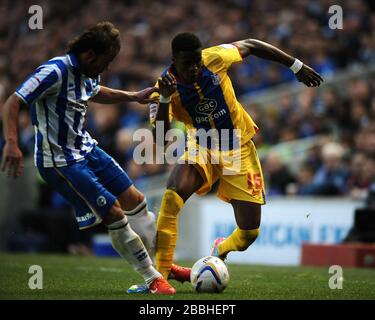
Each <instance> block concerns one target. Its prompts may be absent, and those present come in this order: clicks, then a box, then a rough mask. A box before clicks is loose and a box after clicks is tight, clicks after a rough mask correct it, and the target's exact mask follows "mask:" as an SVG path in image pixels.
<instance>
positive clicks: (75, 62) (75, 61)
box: [68, 52, 79, 69]
mask: <svg viewBox="0 0 375 320" xmlns="http://www.w3.org/2000/svg"><path fill="white" fill-rule="evenodd" d="M68 60H69V64H70V65H71V66H72V67H73V68H75V69H79V63H78V59H77V57H76V56H75V54H74V53H73V52H70V53H68Z"/></svg>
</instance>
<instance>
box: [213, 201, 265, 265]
mask: <svg viewBox="0 0 375 320" xmlns="http://www.w3.org/2000/svg"><path fill="white" fill-rule="evenodd" d="M231 204H232V207H233V210H234V216H235V218H236V223H237V228H236V229H235V230H234V231H233V232H232V234H231V235H230V236H229V237H228V238H227V239H224V238H220V239H217V240H216V241H215V242H214V245H213V248H212V251H211V254H212V255H216V256H218V257H220V258H222V259H225V258H226V256H227V254H228V253H229V252H231V251H245V250H246V249H247V248H248V247H249V246H250V245H251V244H252V243H253V242H254V241H255V240H256V238H257V237H258V235H259V226H260V219H261V205H259V204H257V203H252V202H247V201H241V200H232V201H231Z"/></svg>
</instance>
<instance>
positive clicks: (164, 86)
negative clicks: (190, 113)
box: [153, 72, 177, 145]
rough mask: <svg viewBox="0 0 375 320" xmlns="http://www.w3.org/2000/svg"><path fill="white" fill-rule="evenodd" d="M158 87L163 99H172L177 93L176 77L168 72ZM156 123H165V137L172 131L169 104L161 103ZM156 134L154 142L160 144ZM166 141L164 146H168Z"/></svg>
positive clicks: (159, 81)
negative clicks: (174, 93)
mask: <svg viewBox="0 0 375 320" xmlns="http://www.w3.org/2000/svg"><path fill="white" fill-rule="evenodd" d="M158 86H159V92H160V95H161V96H163V97H166V98H168V97H170V96H171V95H172V94H173V92H175V91H176V88H177V82H176V79H175V77H174V76H173V75H172V74H171V73H169V72H167V74H166V75H165V76H164V77H162V78H160V79H158ZM156 121H162V122H163V123H164V137H165V135H166V133H167V131H168V130H169V129H170V121H169V103H159V107H158V112H157V114H156ZM153 133H154V141H155V142H158V139H156V132H155V130H154V131H153ZM163 140H164V145H166V144H167V142H166V141H165V139H163Z"/></svg>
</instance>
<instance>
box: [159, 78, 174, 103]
mask: <svg viewBox="0 0 375 320" xmlns="http://www.w3.org/2000/svg"><path fill="white" fill-rule="evenodd" d="M158 85H159V89H160V94H161V95H162V96H163V97H166V98H168V97H170V96H171V95H172V94H173V93H174V92H175V91H176V90H177V81H176V78H175V77H174V76H173V74H171V73H169V72H167V73H166V74H165V75H164V76H163V77H161V78H159V79H158Z"/></svg>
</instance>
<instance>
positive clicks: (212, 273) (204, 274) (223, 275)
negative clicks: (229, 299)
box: [190, 256, 229, 293]
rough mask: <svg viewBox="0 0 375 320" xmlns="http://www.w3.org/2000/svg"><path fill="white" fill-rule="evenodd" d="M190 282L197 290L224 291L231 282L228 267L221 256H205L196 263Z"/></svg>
mask: <svg viewBox="0 0 375 320" xmlns="http://www.w3.org/2000/svg"><path fill="white" fill-rule="evenodd" d="M190 282H191V284H192V286H193V288H194V290H195V291H197V292H210V293H212V292H216V293H219V292H222V291H223V290H224V289H225V288H226V287H227V285H228V282H229V272H228V268H227V266H226V264H225V263H224V262H223V260H221V259H220V258H217V257H213V256H206V257H203V258H201V259H199V260H198V261H197V262H195V263H194V265H193V267H192V269H191V274H190Z"/></svg>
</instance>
